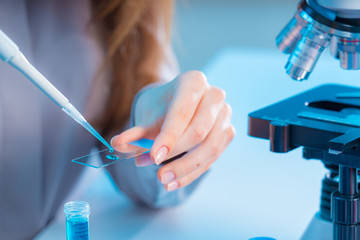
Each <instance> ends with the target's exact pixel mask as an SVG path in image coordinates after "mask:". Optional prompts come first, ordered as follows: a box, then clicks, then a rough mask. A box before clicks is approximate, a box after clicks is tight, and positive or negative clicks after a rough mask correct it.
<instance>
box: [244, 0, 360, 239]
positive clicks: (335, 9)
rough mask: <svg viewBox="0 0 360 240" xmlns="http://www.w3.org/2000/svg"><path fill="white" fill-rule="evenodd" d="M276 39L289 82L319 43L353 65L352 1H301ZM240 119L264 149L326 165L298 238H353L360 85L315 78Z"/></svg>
mask: <svg viewBox="0 0 360 240" xmlns="http://www.w3.org/2000/svg"><path fill="white" fill-rule="evenodd" d="M276 43H277V46H278V48H279V49H280V50H281V51H282V52H284V53H286V54H289V55H290V56H289V59H288V62H287V63H286V65H285V70H286V73H287V74H288V75H289V76H290V77H291V78H292V79H294V80H296V81H302V80H306V79H308V78H309V76H310V74H311V72H312V71H313V68H314V66H315V65H316V62H317V61H318V59H319V57H320V56H321V54H322V53H323V52H324V50H325V49H326V48H330V52H331V54H332V55H333V56H334V57H335V58H336V59H337V60H339V61H340V67H341V68H343V69H353V70H355V69H360V55H359V54H360V1H358V0H302V1H301V2H300V3H299V5H298V10H297V12H296V14H295V16H294V17H293V18H292V19H291V20H290V22H289V23H288V24H287V25H286V27H285V28H284V29H283V30H282V31H281V32H280V34H279V35H278V37H277V38H276ZM359 77H360V76H359ZM359 79H360V78H359ZM248 123H249V125H248V134H249V135H250V136H253V137H258V138H263V139H269V141H270V150H271V151H272V152H277V153H286V152H288V151H291V150H292V149H295V148H298V147H303V158H305V159H317V160H320V161H322V162H323V163H324V166H325V167H326V168H327V169H328V170H329V171H328V173H327V174H326V175H325V177H324V179H323V181H322V189H321V200H320V211H319V212H318V213H317V214H315V216H314V218H313V220H312V221H311V223H310V225H309V226H308V228H307V230H306V231H305V233H304V235H303V236H302V239H303V240H312V239H314V240H315V239H316V240H322V239H334V240H360V192H359V181H358V175H359V170H358V169H359V168H360V88H355V87H349V86H342V85H334V84H331V85H330V84H328V85H322V86H319V87H316V88H314V89H311V90H309V91H306V92H303V93H300V94H298V95H296V96H293V97H291V98H288V99H285V100H283V101H281V102H278V103H275V104H273V105H270V106H268V107H265V108H262V109H260V110H258V111H255V112H252V113H250V114H249V122H248Z"/></svg>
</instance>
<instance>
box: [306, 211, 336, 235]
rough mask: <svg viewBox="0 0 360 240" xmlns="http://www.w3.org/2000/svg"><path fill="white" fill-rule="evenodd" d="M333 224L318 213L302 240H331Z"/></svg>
mask: <svg viewBox="0 0 360 240" xmlns="http://www.w3.org/2000/svg"><path fill="white" fill-rule="evenodd" d="M332 234H333V224H332V222H329V221H327V220H325V219H323V218H322V217H320V213H319V212H318V213H316V214H315V215H314V217H313V219H312V220H311V222H310V224H309V226H308V227H307V229H306V230H305V232H304V234H303V235H302V237H301V239H300V240H331V239H332Z"/></svg>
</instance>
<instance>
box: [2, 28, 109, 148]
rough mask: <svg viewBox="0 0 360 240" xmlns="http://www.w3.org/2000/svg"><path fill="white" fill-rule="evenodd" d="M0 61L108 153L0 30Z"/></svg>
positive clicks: (86, 123)
mask: <svg viewBox="0 0 360 240" xmlns="http://www.w3.org/2000/svg"><path fill="white" fill-rule="evenodd" d="M0 59H1V60H2V61H4V62H6V63H8V64H10V65H11V66H13V67H14V68H15V69H17V70H18V71H19V72H21V73H22V74H23V75H25V77H27V78H28V79H29V80H30V81H31V82H32V83H33V84H35V85H36V86H37V87H38V88H39V89H40V90H41V91H42V92H43V93H45V94H46V95H47V96H48V97H49V98H50V99H51V100H53V101H54V102H55V103H56V105H58V106H59V107H60V108H61V109H62V110H63V111H64V112H65V113H67V114H68V115H69V116H70V117H72V118H73V119H74V120H75V121H76V122H78V123H79V124H80V125H81V126H83V127H84V128H85V129H86V130H88V131H89V132H90V133H91V134H92V135H94V136H95V137H96V138H97V139H99V140H100V141H101V142H102V143H103V144H104V145H105V146H106V147H108V148H109V151H110V152H112V151H113V148H112V147H111V146H110V145H109V144H108V143H107V142H106V141H105V139H104V138H103V137H101V135H100V134H99V133H98V132H97V131H96V130H95V129H94V128H93V127H92V126H91V125H90V124H89V123H88V122H87V121H86V120H85V118H84V117H83V116H82V115H81V113H80V112H79V111H78V110H77V109H76V108H75V107H74V106H73V105H72V104H71V103H70V102H69V100H68V99H67V98H66V97H65V96H64V95H63V94H62V93H61V92H60V91H59V90H57V89H56V88H55V87H54V86H53V85H52V84H51V83H50V82H49V81H48V80H47V79H46V78H45V77H44V76H43V75H42V74H41V73H40V72H39V71H38V70H37V69H36V68H35V67H34V66H33V65H31V64H30V63H29V61H28V60H27V59H26V57H25V56H24V55H23V54H22V53H21V51H20V50H19V47H18V46H17V45H16V44H15V43H14V42H13V41H12V40H11V39H10V38H9V37H8V36H7V35H6V34H5V33H4V32H3V31H1V30H0Z"/></svg>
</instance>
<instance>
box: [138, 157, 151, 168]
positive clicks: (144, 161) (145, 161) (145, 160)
mask: <svg viewBox="0 0 360 240" xmlns="http://www.w3.org/2000/svg"><path fill="white" fill-rule="evenodd" d="M135 159H136V160H135V164H136V166H137V167H147V166H149V165H151V164H153V163H154V162H153V160H152V159H151V157H150V155H149V154H144V155H140V156H138V157H136V158H135Z"/></svg>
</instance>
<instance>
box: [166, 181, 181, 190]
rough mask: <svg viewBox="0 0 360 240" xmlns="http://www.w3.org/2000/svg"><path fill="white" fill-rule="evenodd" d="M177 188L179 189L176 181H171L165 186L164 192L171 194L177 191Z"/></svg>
mask: <svg viewBox="0 0 360 240" xmlns="http://www.w3.org/2000/svg"><path fill="white" fill-rule="evenodd" d="M178 187H179V183H178V182H177V181H173V182H171V183H169V184H168V185H167V188H166V190H167V191H169V192H171V191H174V190H176V189H178Z"/></svg>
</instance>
